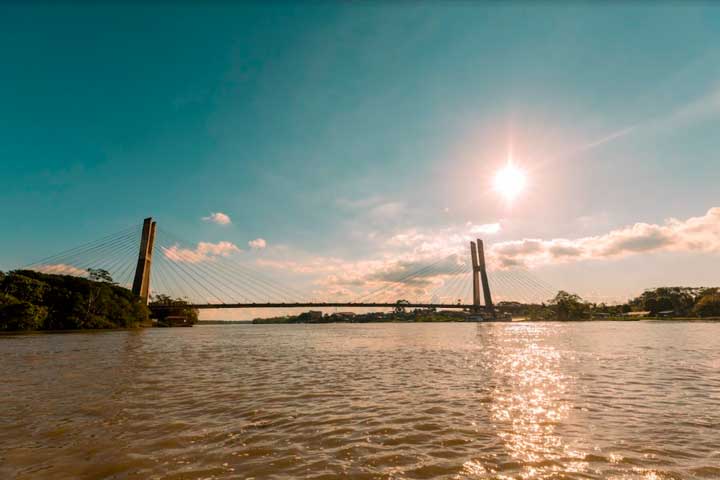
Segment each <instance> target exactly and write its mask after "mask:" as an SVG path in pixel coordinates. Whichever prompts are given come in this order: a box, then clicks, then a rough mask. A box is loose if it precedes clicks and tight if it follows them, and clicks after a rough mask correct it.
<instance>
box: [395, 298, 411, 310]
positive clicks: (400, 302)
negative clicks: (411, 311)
mask: <svg viewBox="0 0 720 480" xmlns="http://www.w3.org/2000/svg"><path fill="white" fill-rule="evenodd" d="M406 305H410V302H409V301H407V300H398V301H397V302H395V313H405V308H406Z"/></svg>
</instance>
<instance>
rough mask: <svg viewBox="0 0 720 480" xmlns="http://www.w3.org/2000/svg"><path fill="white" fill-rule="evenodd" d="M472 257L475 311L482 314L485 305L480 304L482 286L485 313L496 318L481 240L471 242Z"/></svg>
mask: <svg viewBox="0 0 720 480" xmlns="http://www.w3.org/2000/svg"><path fill="white" fill-rule="evenodd" d="M470 257H471V258H472V274H473V275H472V278H473V311H474V312H476V313H477V312H480V311H481V310H482V309H483V308H482V307H483V305H481V303H480V286H481V285H482V293H483V303H484V307H485V312H486V313H487V314H488V315H490V316H492V317H494V316H495V308H494V307H493V302H492V296H491V295H490V282H489V281H488V276H487V268H486V266H485V247H484V245H483V241H482V240H480V239H479V238H478V239H477V243H476V242H470Z"/></svg>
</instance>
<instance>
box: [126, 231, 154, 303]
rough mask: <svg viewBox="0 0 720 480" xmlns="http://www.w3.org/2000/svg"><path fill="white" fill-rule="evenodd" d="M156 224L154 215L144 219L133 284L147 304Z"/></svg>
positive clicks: (135, 292)
mask: <svg viewBox="0 0 720 480" xmlns="http://www.w3.org/2000/svg"><path fill="white" fill-rule="evenodd" d="M155 226H156V223H155V222H154V221H153V219H152V217H148V218H146V219H145V220H144V221H143V229H142V236H141V237H140V253H139V254H138V261H137V267H136V268H135V279H134V280H133V286H132V292H133V293H134V294H135V296H137V297H139V298H140V299H141V300H142V301H143V302H144V303H145V304H147V302H148V296H149V294H150V267H151V265H152V254H153V245H154V244H155Z"/></svg>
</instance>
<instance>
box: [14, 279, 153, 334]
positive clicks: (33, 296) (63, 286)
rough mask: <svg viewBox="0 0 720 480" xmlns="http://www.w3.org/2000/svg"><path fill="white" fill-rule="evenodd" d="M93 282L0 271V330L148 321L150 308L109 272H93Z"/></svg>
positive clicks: (116, 325)
mask: <svg viewBox="0 0 720 480" xmlns="http://www.w3.org/2000/svg"><path fill="white" fill-rule="evenodd" d="M88 277H89V278H83V277H76V276H70V275H51V274H45V273H40V272H35V271H32V270H16V271H13V272H9V273H7V274H3V273H2V272H0V330H5V331H9V330H75V329H98V328H129V327H136V326H138V325H140V324H141V323H144V322H147V320H148V318H149V310H148V308H147V307H146V306H145V305H143V304H142V302H138V301H137V299H136V298H135V297H134V296H133V294H132V292H130V291H129V290H128V289H126V288H122V287H120V286H118V285H116V284H114V283H113V282H112V278H111V277H110V275H109V274H108V273H107V272H106V271H104V270H94V269H90V270H88Z"/></svg>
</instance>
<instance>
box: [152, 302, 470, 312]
mask: <svg viewBox="0 0 720 480" xmlns="http://www.w3.org/2000/svg"><path fill="white" fill-rule="evenodd" d="M187 306H188V307H190V308H197V309H212V308H333V307H343V308H396V307H398V306H402V307H405V308H435V309H443V310H444V309H463V310H464V309H468V310H470V309H472V308H473V305H468V304H458V303H402V304H398V303H352V302H309V303H193V304H189V305H187ZM171 307H173V305H151V306H150V308H152V309H163V308H171Z"/></svg>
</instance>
